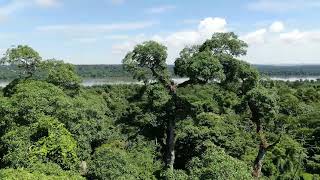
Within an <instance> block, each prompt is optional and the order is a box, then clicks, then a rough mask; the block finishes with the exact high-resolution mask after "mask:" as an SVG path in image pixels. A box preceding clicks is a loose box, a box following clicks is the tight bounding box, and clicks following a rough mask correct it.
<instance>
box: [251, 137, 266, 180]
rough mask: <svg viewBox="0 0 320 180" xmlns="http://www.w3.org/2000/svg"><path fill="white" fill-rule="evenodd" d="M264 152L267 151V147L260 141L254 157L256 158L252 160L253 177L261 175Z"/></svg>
mask: <svg viewBox="0 0 320 180" xmlns="http://www.w3.org/2000/svg"><path fill="white" fill-rule="evenodd" d="M266 152H267V149H266V148H265V147H264V145H263V144H262V143H261V144H260V148H259V153H258V156H257V157H256V159H255V161H254V165H253V172H252V175H253V177H255V179H259V177H260V175H261V169H262V164H263V159H264V156H265V155H266Z"/></svg>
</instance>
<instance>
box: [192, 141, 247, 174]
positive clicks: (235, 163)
mask: <svg viewBox="0 0 320 180" xmlns="http://www.w3.org/2000/svg"><path fill="white" fill-rule="evenodd" d="M188 171H189V172H190V179H199V180H200V179H201V180H205V179H230V180H232V179H234V180H238V179H243V180H244V179H248V180H250V179H252V177H251V174H250V168H248V166H247V164H245V163H244V162H242V161H240V160H237V159H235V158H232V157H231V156H229V155H227V154H226V153H225V152H224V151H223V150H222V149H220V148H219V147H215V146H212V147H208V149H207V150H206V151H205V153H203V154H202V155H201V156H200V157H195V158H193V159H192V160H191V161H190V163H189V164H188Z"/></svg>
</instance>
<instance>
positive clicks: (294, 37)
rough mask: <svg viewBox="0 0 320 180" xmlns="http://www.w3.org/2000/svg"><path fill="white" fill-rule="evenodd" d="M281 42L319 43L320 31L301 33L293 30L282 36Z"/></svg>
mask: <svg viewBox="0 0 320 180" xmlns="http://www.w3.org/2000/svg"><path fill="white" fill-rule="evenodd" d="M280 40H282V41H283V42H286V43H306V42H307V43H319V42H320V31H304V32H302V31H299V30H293V31H291V32H287V33H282V34H280Z"/></svg>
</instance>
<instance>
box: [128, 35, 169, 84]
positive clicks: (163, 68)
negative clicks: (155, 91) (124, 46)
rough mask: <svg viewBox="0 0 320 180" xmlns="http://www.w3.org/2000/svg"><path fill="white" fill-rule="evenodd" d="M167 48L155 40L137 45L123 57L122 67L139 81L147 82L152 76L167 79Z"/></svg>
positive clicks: (157, 78) (160, 79)
mask: <svg viewBox="0 0 320 180" xmlns="http://www.w3.org/2000/svg"><path fill="white" fill-rule="evenodd" d="M166 59H167V48H166V47H165V46H163V45H161V44H159V43H157V42H155V41H147V42H144V43H142V44H139V45H137V46H136V47H135V48H134V50H133V51H132V52H129V53H128V54H127V55H126V56H125V58H124V59H123V65H124V68H125V69H126V70H127V71H128V72H130V73H132V74H133V77H134V78H135V79H137V80H139V81H144V82H148V81H149V80H151V79H152V78H154V79H156V80H159V81H162V80H168V76H169V72H168V70H167V65H166Z"/></svg>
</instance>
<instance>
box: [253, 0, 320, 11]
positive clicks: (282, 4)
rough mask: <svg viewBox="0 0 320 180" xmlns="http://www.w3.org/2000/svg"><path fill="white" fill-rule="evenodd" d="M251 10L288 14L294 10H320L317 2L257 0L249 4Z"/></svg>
mask: <svg viewBox="0 0 320 180" xmlns="http://www.w3.org/2000/svg"><path fill="white" fill-rule="evenodd" d="M247 6H248V9H249V10H253V11H264V12H288V11H292V10H302V9H312V8H319V7H320V2H319V1H316V0H256V1H254V2H251V3H249V4H248V5H247Z"/></svg>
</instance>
